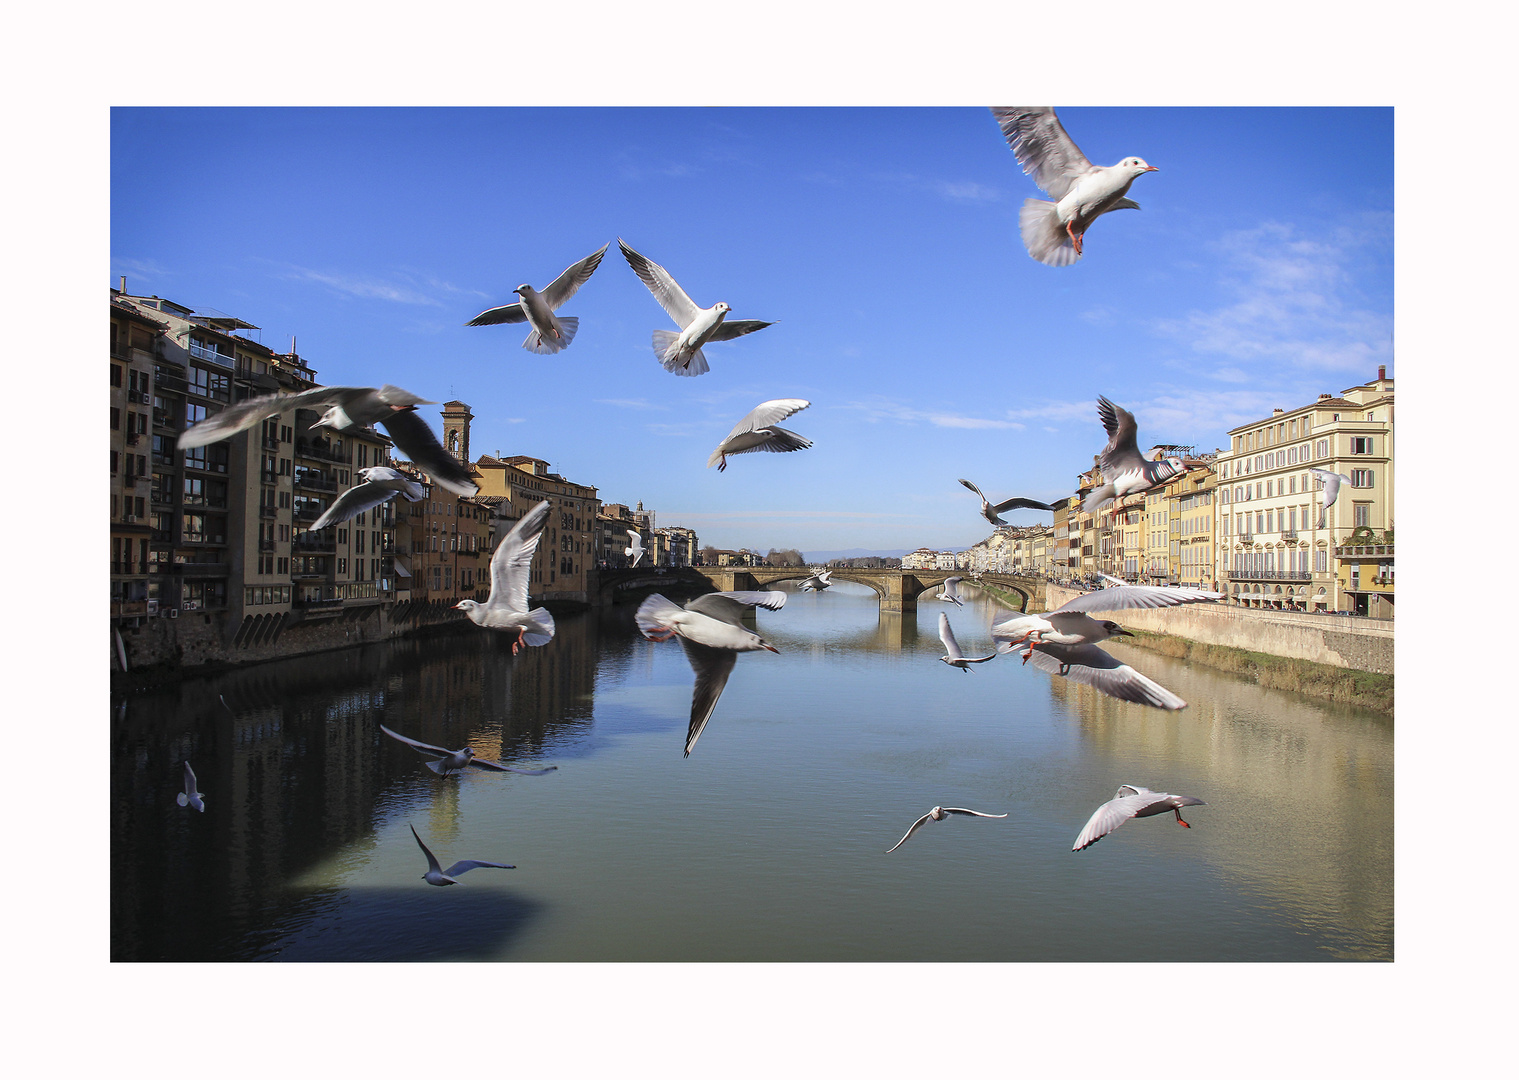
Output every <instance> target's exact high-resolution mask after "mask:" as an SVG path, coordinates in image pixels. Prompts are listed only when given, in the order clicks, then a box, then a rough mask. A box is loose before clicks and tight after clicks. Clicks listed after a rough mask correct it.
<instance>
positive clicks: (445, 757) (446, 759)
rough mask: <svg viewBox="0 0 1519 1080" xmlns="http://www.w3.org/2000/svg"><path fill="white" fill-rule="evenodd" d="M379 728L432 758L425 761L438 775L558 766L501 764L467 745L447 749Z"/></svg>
mask: <svg viewBox="0 0 1519 1080" xmlns="http://www.w3.org/2000/svg"><path fill="white" fill-rule="evenodd" d="M380 730H381V731H383V732H384V733H385V734H387V735H389V736H390V737H391V738H392V739H394V740H396V742H402V743H405V744H406V745H407V746H409V747H411V748H412V749H413V750H415V751H416V752H417V753H419V754H421V755H422V756H423V757H429V758H433V759H434V760H432V761H429V762H427V763H426V764H427V767H428V768H429V769H431V770H432V771H433V772H435V773H437V774H438V775H439V776H451V775H453V774H454V773H461V772H463V771H464V770H465V769H468V768H470V767H471V766H473V767H474V768H476V769H485V770H487V771H488V772H514V773H521V774H522V775H523V776H546V775H548V774H549V773H551V772H553V771H554V770H555V769H557V768H559V766H558V765H549V766H547V767H546V768H542V769H519V768H516V767H515V766H512V765H503V764H501V762H499V761H490V760H488V759H486V758H482V757H476V756H475V752H474V751H473V750H471V749H470V748H469V747H467V746H466V747H465V748H464V749H463V750H449V749H446V748H445V747H442V746H434V745H432V744H431V743H425V742H418V741H417V740H416V739H408V738H407V737H406V736H405V735H398V734H396V733H395V732H394V731H391V730H390V729H389V728H388V727H386V726H385V725H384V724H381V725H380Z"/></svg>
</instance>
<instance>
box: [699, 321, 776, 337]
mask: <svg viewBox="0 0 1519 1080" xmlns="http://www.w3.org/2000/svg"><path fill="white" fill-rule="evenodd" d="M774 325H775V323H773V322H761V321H760V320H759V319H724V320H723V321H722V322H720V323H719V324H718V326H717V329H716V330H714V331H712V337H711V338H710V339H709V340H711V341H732V340H733V339H734V338H736V337H743V336H744V335H745V334H752V333H754V332H755V331H756V330H763V329H764V328H765V327H767V326H774Z"/></svg>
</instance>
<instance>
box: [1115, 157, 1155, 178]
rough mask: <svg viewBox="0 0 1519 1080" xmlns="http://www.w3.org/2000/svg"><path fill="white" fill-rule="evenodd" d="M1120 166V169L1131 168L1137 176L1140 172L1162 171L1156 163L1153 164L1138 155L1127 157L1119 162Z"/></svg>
mask: <svg viewBox="0 0 1519 1080" xmlns="http://www.w3.org/2000/svg"><path fill="white" fill-rule="evenodd" d="M1118 167H1119V168H1120V169H1129V170H1130V171H1132V172H1133V173H1134V175H1135V176H1138V175H1139V174H1140V173H1147V172H1159V171H1160V170H1159V169H1157V168H1156V167H1155V166H1154V165H1151V164H1150V163H1149V162H1147V161H1145V159H1144V158H1138V157H1126V158H1124V159H1123V160H1122V161H1120V162H1119V163H1118Z"/></svg>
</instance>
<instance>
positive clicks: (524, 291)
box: [512, 282, 533, 296]
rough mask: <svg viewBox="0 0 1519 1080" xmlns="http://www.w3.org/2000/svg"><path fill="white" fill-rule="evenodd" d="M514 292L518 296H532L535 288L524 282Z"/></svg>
mask: <svg viewBox="0 0 1519 1080" xmlns="http://www.w3.org/2000/svg"><path fill="white" fill-rule="evenodd" d="M512 292H514V293H516V294H517V295H518V296H530V295H532V292H533V287H532V286H531V285H529V284H527V283H526V282H523V283H522V284H521V285H518V286H517V287H516V288H515V289H513V290H512Z"/></svg>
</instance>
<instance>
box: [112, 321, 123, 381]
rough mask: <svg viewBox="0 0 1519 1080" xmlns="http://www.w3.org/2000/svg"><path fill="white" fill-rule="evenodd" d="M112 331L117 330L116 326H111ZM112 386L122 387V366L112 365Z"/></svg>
mask: <svg viewBox="0 0 1519 1080" xmlns="http://www.w3.org/2000/svg"><path fill="white" fill-rule="evenodd" d="M111 330H112V331H113V332H114V331H115V330H116V325H115V324H114V323H113V324H112V325H111ZM111 385H112V386H120V385H121V365H120V364H112V365H111Z"/></svg>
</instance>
